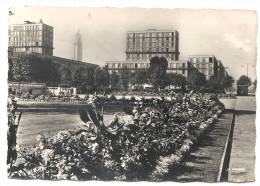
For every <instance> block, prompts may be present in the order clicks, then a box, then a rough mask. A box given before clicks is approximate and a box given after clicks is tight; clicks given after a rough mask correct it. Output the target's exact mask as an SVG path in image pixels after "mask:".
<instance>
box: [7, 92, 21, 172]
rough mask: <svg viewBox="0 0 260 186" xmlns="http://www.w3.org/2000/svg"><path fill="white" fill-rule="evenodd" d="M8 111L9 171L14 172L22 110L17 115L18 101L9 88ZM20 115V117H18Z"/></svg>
mask: <svg viewBox="0 0 260 186" xmlns="http://www.w3.org/2000/svg"><path fill="white" fill-rule="evenodd" d="M7 109H8V110H7V111H8V131H7V141H8V152H7V164H8V168H9V170H8V171H9V173H11V172H12V168H13V164H14V163H15V161H16V159H17V151H16V138H17V130H18V126H19V123H20V119H21V116H22V112H21V113H20V114H19V115H16V111H17V102H16V101H15V99H14V93H13V92H12V90H11V89H10V90H9V97H8V103H7ZM17 116H18V117H17Z"/></svg>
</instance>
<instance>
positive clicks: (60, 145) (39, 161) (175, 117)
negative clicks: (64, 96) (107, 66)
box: [12, 93, 223, 181]
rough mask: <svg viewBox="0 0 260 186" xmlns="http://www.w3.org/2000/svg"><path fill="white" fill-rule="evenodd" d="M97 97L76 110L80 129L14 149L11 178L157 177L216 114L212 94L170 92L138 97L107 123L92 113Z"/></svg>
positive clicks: (175, 161) (174, 162)
mask: <svg viewBox="0 0 260 186" xmlns="http://www.w3.org/2000/svg"><path fill="white" fill-rule="evenodd" d="M96 101H97V99H95V98H91V99H90V100H89V109H87V110H84V111H81V112H80V117H81V119H82V121H83V122H84V123H85V124H84V126H82V129H79V130H76V131H75V130H74V131H60V132H58V133H57V134H56V135H55V136H53V137H49V138H46V137H44V136H38V137H37V140H38V145H37V146H34V147H27V148H24V149H21V150H20V151H19V158H20V159H23V160H24V162H23V163H22V165H20V167H18V168H17V170H16V171H14V172H13V173H12V177H22V178H38V179H54V180H56V179H71V180H89V179H95V180H132V181H136V180H150V179H153V180H163V177H164V176H165V175H166V174H168V173H169V170H170V168H172V167H173V166H174V165H177V164H179V163H180V162H181V160H182V157H183V155H184V154H185V153H187V152H188V151H189V150H190V147H191V145H193V143H194V142H195V140H196V139H197V138H198V136H199V135H200V134H201V133H202V132H203V131H205V129H206V128H207V127H208V126H209V125H210V124H212V123H213V122H214V120H216V119H217V118H218V116H219V115H220V114H221V112H222V109H223V105H222V104H221V103H220V102H219V101H218V100H217V99H216V97H214V96H209V97H205V96H201V95H198V94H194V93H192V94H186V95H179V94H178V95H175V94H173V95H172V99H171V100H168V101H167V100H165V99H164V98H161V99H158V100H156V99H153V100H152V101H151V104H150V105H151V106H150V107H144V106H143V104H142V101H139V102H135V104H134V108H133V109H132V110H127V113H128V117H127V119H125V118H123V117H119V116H117V115H115V117H114V119H113V121H111V123H110V125H109V126H108V127H105V125H104V123H103V117H102V115H100V114H99V113H98V112H97V111H96V107H95V102H96Z"/></svg>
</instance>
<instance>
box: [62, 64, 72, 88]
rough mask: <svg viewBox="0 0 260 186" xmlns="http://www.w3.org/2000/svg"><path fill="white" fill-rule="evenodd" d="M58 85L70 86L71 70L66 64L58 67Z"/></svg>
mask: <svg viewBox="0 0 260 186" xmlns="http://www.w3.org/2000/svg"><path fill="white" fill-rule="evenodd" d="M59 77H60V86H64V87H71V86H72V72H71V70H70V69H69V68H68V67H66V66H60V68H59Z"/></svg>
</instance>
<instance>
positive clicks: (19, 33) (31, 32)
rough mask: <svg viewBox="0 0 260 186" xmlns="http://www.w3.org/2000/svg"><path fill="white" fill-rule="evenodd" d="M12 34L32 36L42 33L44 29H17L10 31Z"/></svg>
mask: <svg viewBox="0 0 260 186" xmlns="http://www.w3.org/2000/svg"><path fill="white" fill-rule="evenodd" d="M10 34H11V35H13V36H23V35H26V36H28V35H29V36H31V35H42V31H41V30H39V31H16V32H10Z"/></svg>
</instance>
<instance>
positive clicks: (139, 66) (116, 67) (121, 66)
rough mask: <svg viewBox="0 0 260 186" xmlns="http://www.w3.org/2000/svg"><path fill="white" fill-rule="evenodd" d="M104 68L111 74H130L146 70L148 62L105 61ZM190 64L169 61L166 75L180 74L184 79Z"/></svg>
mask: <svg viewBox="0 0 260 186" xmlns="http://www.w3.org/2000/svg"><path fill="white" fill-rule="evenodd" d="M106 67H107V69H108V71H109V73H110V74H111V73H112V72H117V73H118V72H120V71H122V70H128V71H130V72H136V71H142V70H148V69H149V67H150V62H148V61H141V62H139V61H122V62H120V61H107V62H106ZM190 67H191V64H190V63H189V62H188V61H187V60H180V61H171V62H168V68H167V70H166V73H176V74H181V75H183V76H185V77H187V76H188V71H189V69H190Z"/></svg>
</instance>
